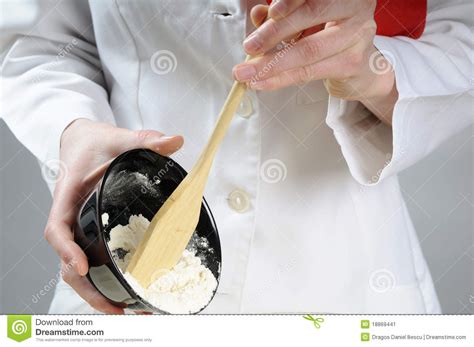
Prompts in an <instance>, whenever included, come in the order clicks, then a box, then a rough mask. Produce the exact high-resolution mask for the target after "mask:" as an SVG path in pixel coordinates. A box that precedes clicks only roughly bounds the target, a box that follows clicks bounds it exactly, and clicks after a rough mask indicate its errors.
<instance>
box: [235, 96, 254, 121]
mask: <svg viewBox="0 0 474 347" xmlns="http://www.w3.org/2000/svg"><path fill="white" fill-rule="evenodd" d="M252 113H253V106H252V99H251V98H250V96H248V95H244V97H243V98H242V101H241V102H240V104H239V107H238V108H237V114H238V115H239V116H240V117H242V118H249V117H250V116H251V115H252Z"/></svg>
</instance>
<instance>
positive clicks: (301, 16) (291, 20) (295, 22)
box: [244, 0, 359, 55]
mask: <svg viewBox="0 0 474 347" xmlns="http://www.w3.org/2000/svg"><path fill="white" fill-rule="evenodd" d="M308 3H309V2H306V3H305V4H304V5H303V6H301V7H299V8H298V9H297V10H296V11H295V12H293V13H291V14H290V15H288V16H287V17H285V18H282V19H280V20H275V19H273V18H270V19H268V20H267V21H266V22H265V23H263V24H262V25H261V26H260V27H259V28H258V29H256V30H255V31H254V32H253V33H252V34H250V36H249V37H247V39H246V40H245V41H244V49H245V51H246V52H247V53H248V54H250V55H259V54H262V53H265V52H267V51H269V50H270V49H272V48H273V47H275V46H276V45H277V44H278V43H279V42H280V41H283V40H284V39H285V38H286V37H292V36H293V35H295V34H297V33H299V32H301V31H303V30H305V29H307V28H310V27H313V26H316V25H319V24H322V23H326V22H329V21H335V20H341V19H344V18H348V17H351V16H352V14H353V13H355V12H356V10H357V8H356V5H355V4H358V3H359V2H357V1H347V2H344V4H345V5H344V6H342V5H341V4H340V3H339V2H337V3H336V4H332V6H331V3H332V1H329V0H325V1H320V2H319V3H318V6H317V7H314V6H309V5H308ZM336 5H337V6H336Z"/></svg>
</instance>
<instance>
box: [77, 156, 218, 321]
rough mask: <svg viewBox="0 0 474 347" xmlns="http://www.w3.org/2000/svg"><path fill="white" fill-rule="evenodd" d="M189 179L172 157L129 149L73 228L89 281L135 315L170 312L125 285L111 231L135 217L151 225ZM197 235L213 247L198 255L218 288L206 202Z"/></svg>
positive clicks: (215, 249)
mask: <svg viewBox="0 0 474 347" xmlns="http://www.w3.org/2000/svg"><path fill="white" fill-rule="evenodd" d="M186 174H187V173H186V171H185V170H184V169H183V168H182V167H181V166H179V164H178V163H176V162H175V161H174V160H172V159H170V158H168V157H164V156H162V155H159V154H157V153H155V152H153V151H150V150H147V149H135V150H131V151H128V152H125V153H123V154H121V155H120V156H118V157H117V158H116V159H115V160H114V161H113V162H112V163H111V164H110V166H109V168H108V169H107V171H106V172H105V174H104V176H103V177H102V179H101V181H100V182H99V183H98V184H97V185H96V187H95V189H94V190H93V191H92V193H91V195H90V196H89V198H88V199H87V200H86V202H85V203H84V205H83V206H82V208H81V210H80V212H79V215H78V217H77V221H76V225H75V226H74V240H75V242H76V243H77V244H78V245H79V246H80V247H81V248H82V250H83V251H84V252H85V254H86V255H87V258H88V260H89V272H88V273H87V278H88V279H89V281H90V282H91V283H92V284H93V285H94V287H95V288H96V289H97V290H98V291H99V292H100V293H101V294H102V295H104V296H105V297H106V298H107V299H108V300H109V301H110V302H111V303H113V304H115V305H117V306H120V307H128V308H129V309H132V310H135V311H146V312H158V313H163V314H166V313H167V312H165V311H162V310H160V309H159V308H158V307H154V306H153V305H151V304H150V303H149V302H147V301H146V300H144V299H143V298H141V297H140V296H139V295H138V294H137V293H136V292H135V291H134V290H133V288H132V287H131V286H130V285H129V284H128V283H127V281H126V280H125V278H124V277H123V275H122V272H121V271H120V269H119V268H118V266H117V265H116V264H115V261H114V260H113V257H112V253H111V251H110V249H109V247H108V245H107V242H108V241H109V240H110V230H111V229H112V228H114V227H115V226H117V225H119V224H121V225H127V224H128V221H129V218H130V216H131V215H139V214H142V215H143V216H144V217H146V218H147V219H148V220H150V221H151V219H152V218H153V216H154V215H155V214H156V212H157V211H158V210H159V209H160V207H161V206H162V205H163V204H164V202H165V201H166V199H167V198H168V197H169V196H170V195H171V193H172V192H173V191H174V190H175V189H176V187H177V186H178V185H179V183H180V182H181V181H182V180H183V178H184V177H185V176H186ZM144 177H146V180H144V179H143V178H144ZM158 182H159V184H157V183H158ZM103 213H108V214H109V216H110V219H109V223H108V224H107V225H106V226H104V225H103V224H102V217H101V216H102V214H103ZM194 235H195V236H197V237H205V238H206V239H207V240H208V243H209V246H210V247H209V248H207V247H206V248H204V247H200V246H196V247H195V249H196V255H197V256H199V257H200V258H201V260H203V263H204V265H206V266H207V267H208V268H209V270H210V271H211V272H212V273H213V275H214V277H215V278H216V279H217V282H218V283H219V278H220V270H221V262H222V257H221V246H220V241H219V234H218V231H217V227H216V223H215V221H214V218H213V216H212V213H211V210H210V209H209V206H208V205H207V203H206V200H205V199H203V202H202V206H201V214H200V217H199V223H198V225H197V228H196V231H195V233H194ZM194 235H193V236H194ZM214 294H215V292H214ZM211 300H212V299H211ZM203 309H204V308H203Z"/></svg>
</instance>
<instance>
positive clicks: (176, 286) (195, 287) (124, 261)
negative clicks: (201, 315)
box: [103, 214, 217, 314]
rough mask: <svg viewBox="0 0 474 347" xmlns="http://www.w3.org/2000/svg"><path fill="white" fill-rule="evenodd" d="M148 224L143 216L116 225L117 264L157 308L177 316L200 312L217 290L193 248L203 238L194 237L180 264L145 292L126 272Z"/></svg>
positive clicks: (113, 246) (114, 247) (113, 242)
mask: <svg viewBox="0 0 474 347" xmlns="http://www.w3.org/2000/svg"><path fill="white" fill-rule="evenodd" d="M105 215H106V214H104V215H103V220H107V221H108V216H105ZM149 224H150V222H149V221H148V219H146V218H145V217H143V216H142V215H138V216H136V215H133V216H131V217H130V219H129V223H128V224H127V225H117V226H116V227H114V228H113V229H112V230H111V231H110V240H109V241H108V246H109V248H110V250H111V252H112V256H113V258H114V260H115V263H116V264H117V266H118V267H119V268H120V270H121V271H122V273H124V277H125V279H126V280H127V282H128V283H129V284H130V285H131V286H132V288H133V289H134V290H135V291H136V292H137V294H138V295H140V296H141V297H142V298H143V299H145V300H146V301H148V302H149V303H150V304H152V305H153V306H155V307H156V308H159V309H160V310H163V311H166V312H169V313H175V314H178V313H195V312H198V311H200V310H201V309H202V308H203V307H205V306H206V305H207V304H208V303H209V301H210V300H211V299H212V296H213V294H214V291H215V290H216V288H217V280H216V278H215V277H214V275H213V274H212V272H211V271H210V270H209V269H208V268H207V267H206V266H205V264H203V263H202V261H201V259H200V258H199V257H198V256H197V255H196V250H195V248H194V247H193V245H192V243H193V242H200V244H201V245H202V243H203V242H205V240H202V238H200V239H196V238H195V237H193V239H192V240H191V243H190V246H188V248H187V249H185V250H184V252H183V254H182V256H181V259H180V260H179V262H178V263H177V264H176V265H175V266H174V267H173V268H172V269H171V270H169V271H166V272H165V274H163V275H162V276H160V277H159V278H158V279H157V280H155V281H154V282H152V283H151V284H150V286H149V287H148V288H143V287H142V286H141V285H140V284H139V283H138V282H137V281H136V280H135V278H133V276H132V275H131V274H130V273H128V272H126V271H125V270H126V269H127V266H128V264H129V262H130V260H131V259H132V256H133V254H134V252H135V250H136V249H137V247H138V245H139V244H140V241H141V240H142V238H143V236H144V235H145V233H146V231H147V228H148V225H149Z"/></svg>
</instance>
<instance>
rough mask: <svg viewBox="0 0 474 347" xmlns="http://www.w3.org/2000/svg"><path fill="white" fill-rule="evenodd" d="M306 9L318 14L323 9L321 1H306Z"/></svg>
mask: <svg viewBox="0 0 474 347" xmlns="http://www.w3.org/2000/svg"><path fill="white" fill-rule="evenodd" d="M305 6H306V11H307V12H308V13H310V14H313V15H317V14H320V13H321V11H322V8H321V7H322V5H321V1H306V2H305Z"/></svg>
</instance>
